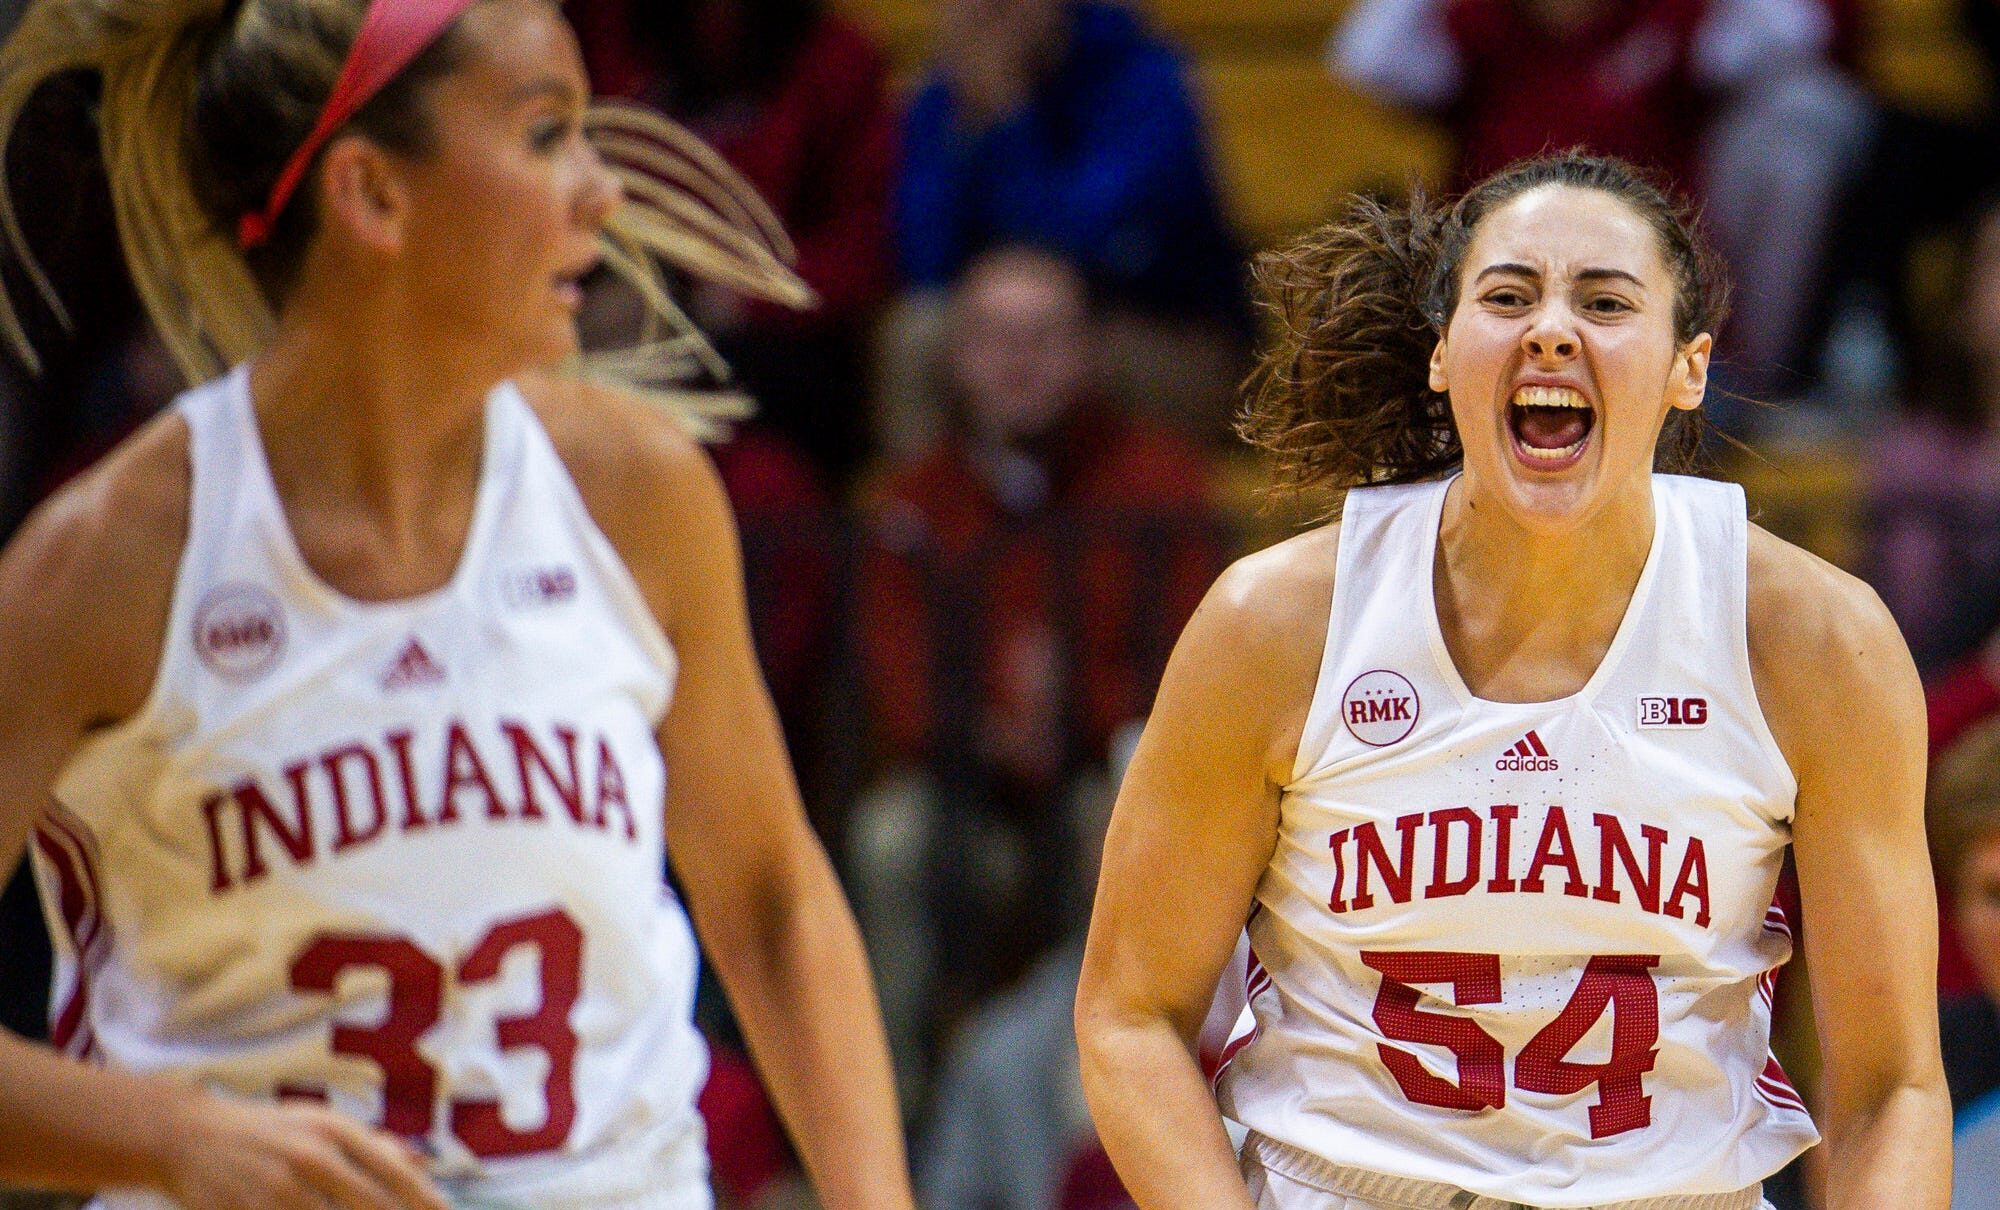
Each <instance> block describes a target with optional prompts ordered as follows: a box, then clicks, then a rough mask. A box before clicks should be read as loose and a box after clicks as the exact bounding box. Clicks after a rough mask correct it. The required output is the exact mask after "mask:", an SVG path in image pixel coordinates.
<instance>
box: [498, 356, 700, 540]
mask: <svg viewBox="0 0 2000 1210" xmlns="http://www.w3.org/2000/svg"><path fill="white" fill-rule="evenodd" d="M520 385H521V391H522V394H523V395H524V396H525V397H526V398H527V400H528V404H529V406H530V407H532V408H533V409H534V411H535V414H536V416H537V417H538V418H539V419H540V420H541V422H542V427H543V429H544V430H546V431H547V432H548V435H549V440H550V442H551V443H553V444H554V446H555V447H556V453H557V454H558V455H560V456H561V458H562V460H563V464H564V465H565V466H567V467H568V468H569V472H570V476H571V478H573V479H575V480H576V484H577V487H578V489H579V490H581V491H582V492H583V494H584V500H585V503H587V504H589V505H590V506H591V510H592V512H593V513H596V512H597V511H598V506H599V505H600V504H602V505H604V506H606V508H607V509H610V508H613V507H616V506H620V505H626V504H632V505H641V504H645V503H647V502H648V501H649V500H657V499H658V496H657V493H660V492H663V491H666V492H671V491H673V490H675V489H676V488H680V489H685V488H687V487H688V486H689V483H690V481H699V480H706V479H708V478H710V477H711V474H710V471H709V461H708V457H707V455H706V454H704V453H703V452H702V449H701V444H700V443H699V442H698V441H696V440H695V439H694V438H693V437H692V436H690V435H689V434H688V432H687V430H686V429H685V428H683V427H682V426H681V424H680V422H679V421H678V420H677V419H675V418H674V417H673V416H672V415H670V414H669V413H668V412H666V411H665V410H663V409H661V408H659V407H657V406H655V405H654V404H651V403H648V402H647V401H646V400H644V399H641V398H639V397H638V396H636V395H631V394H628V393H626V392H624V391H620V390H617V389H616V388H613V387H609V386H605V385H603V384H600V383H595V382H590V381H587V380H583V379H575V378H567V377H558V376H555V375H531V376H529V377H526V378H523V379H522V380H521V384H520ZM601 523H602V519H601V518H600V524H601Z"/></svg>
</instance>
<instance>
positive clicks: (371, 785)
mask: <svg viewBox="0 0 2000 1210" xmlns="http://www.w3.org/2000/svg"><path fill="white" fill-rule="evenodd" d="M350 761H358V762H360V766H361V768H362V769H363V770H364V771H365V772H366V773H367V774H368V803H369V806H370V807H372V808H373V814H372V815H371V816H370V817H369V819H368V822H367V823H366V824H364V825H363V826H362V827H360V828H356V827H355V826H354V819H353V817H352V816H351V815H350V814H349V813H348V808H347V781H346V779H345V778H344V777H343V776H342V774H341V767H342V766H343V765H344V764H346V763H348V762H350ZM319 762H320V766H321V767H322V768H324V769H325V770H326V779H327V781H328V782H330V783H331V784H332V786H333V824H334V834H333V851H334V852H336V853H338V852H341V851H342V850H344V849H351V848H353V847H354V846H355V845H358V844H361V843H362V842H364V841H369V840H373V839H375V838H376V837H377V836H380V835H381V834H382V829H383V828H385V827H387V826H388V823H389V807H388V804H387V803H386V802H385V801H383V797H382V766H381V765H380V764H378V763H377V762H376V760H375V754H374V753H373V752H370V751H369V750H368V749H366V748H364V747H362V746H361V745H360V744H348V745H346V746H345V747H341V748H335V749H334V750H333V751H331V752H328V753H327V754H326V755H324V756H322V757H320V758H319Z"/></svg>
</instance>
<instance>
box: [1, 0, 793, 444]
mask: <svg viewBox="0 0 2000 1210" xmlns="http://www.w3.org/2000/svg"><path fill="white" fill-rule="evenodd" d="M364 7H365V6H364V4H363V3H362V2H361V0H34V2H33V3H30V4H29V5H28V7H27V11H26V13H25V14H24V16H23V17H22V19H21V22H20V23H19V25H17V26H16V28H15V30H14V32H13V34H12V35H11V36H9V37H8V39H7V41H6V43H5V44H4V45H0V160H3V159H4V156H5V153H6V146H7V142H8V140H9V138H10V137H11V136H12V133H13V131H14V128H15V125H16V123H17V122H18V121H19V120H20V117H21V114H22V112H23V111H24V109H25V108H26V106H27V104H28V100H29V98H30V97H31V96H32V95H33V93H34V91H35V89H36V88H37V87H39V86H40V85H41V83H42V82H43V81H45V80H47V79H48V78H50V77H51V76H54V75H57V74H59V73H62V72H66V71H72V70H79V69H82V70H89V71H94V72H95V73H97V74H98V75H99V76H100V77H101V78H102V81H103V88H102V100H101V103H100V106H99V112H98V125H99V133H100V140H101V150H102V155H103V160H104V168H105V174H106V176H107V178H108V179H109V181H110V188H111V200H112V205H113V210H114V212H115V214H116V216H117V222H118V234H119V239H120V242H121V243H122V245H123V248H124V252H125V260H126V265H127V267H128V269H129V270H130V272H131V276H132V281H133V284H134V287H135V288H136V290H137V292H138V295H139V298H140V300H141V302H142V303H143V304H144V305H145V308H146V313H147V315H148V316H149V317H150V318H151V320H152V322H153V324H154V326H155V328H156V329H157V330H158V332H159V334H160V338H161V340H162V341H163V343H164V344H165V345H166V348H167V350H168V351H169V352H170V353H171V354H172V356H173V359H174V361H175V363H176V364H177V365H178V366H179V367H180V369H181V372H182V373H183V374H184V375H185V376H186V378H187V380H188V381H189V382H190V383H195V382H202V381H206V380H207V379H209V378H213V377H215V376H216V375H217V374H220V373H222V372H223V371H224V370H225V369H227V368H228V367H229V366H231V365H234V364H236V363H238V362H240V361H244V360H247V359H248V358H250V357H252V356H254V355H255V354H256V353H257V352H258V351H259V350H260V349H262V348H263V347H264V345H265V343H266V342H267V341H268V340H269V339H270V336H271V332H272V329H273V327H274V325H275V318H274V312H273V302H272V295H271V292H270V291H271V286H272V274H271V273H270V272H269V271H268V265H267V266H257V265H253V263H252V261H251V260H247V259H246V258H245V255H244V253H242V252H241V251H239V250H238V248H237V246H236V243H235V238H234V236H235V225H236V219H237V217H238V215H239V214H240V213H241V211H242V209H243V206H242V202H241V198H242V196H243V195H244V194H245V193H246V191H247V193H248V195H249V196H261V195H262V192H263V190H264V189H266V188H268V182H257V181H248V182H228V183H227V184H229V185H230V186H232V187H231V188H223V187H219V184H218V182H217V181H216V180H215V179H213V178H215V177H216V176H217V175H219V174H218V172H217V171H216V165H213V164H209V163H207V162H206V158H205V156H204V154H203V153H204V150H205V149H204V148H202V147H200V146H197V145H196V144H197V142H198V141H199V136H198V134H197V131H198V129H199V128H201V127H203V126H209V125H212V122H213V118H212V116H211V122H210V123H198V122H197V121H196V118H197V114H196V112H195V109H196V105H197V97H198V95H199V94H200V91H201V88H202V84H203V73H204V71H205V70H208V69H209V68H210V67H211V66H213V62H212V61H213V59H214V56H215V55H216V54H218V53H222V52H224V51H227V52H228V53H230V54H231V55H233V56H234V57H235V59H236V60H237V61H239V62H250V63H254V64H256V65H258V66H259V67H263V68H264V69H265V70H271V69H272V67H278V68H282V73H283V78H284V80H285V81H286V82H287V83H290V84H292V85H293V86H294V87H295V88H297V89H298V90H299V91H300V93H301V94H302V95H297V96H292V97H288V98H279V97H272V96H270V95H269V94H270V93H271V91H272V90H271V89H269V88H267V87H264V86H263V85H264V82H263V81H261V80H259V81H250V82H249V84H250V88H249V90H248V91H250V92H252V93H256V94H257V95H258V99H259V101H260V102H261V103H263V104H264V105H265V106H266V108H267V109H269V110H270V111H271V112H269V113H267V114H263V115H258V118H259V120H261V121H263V122H264V123H265V124H267V125H273V126H296V127H297V131H296V134H295V135H293V134H292V133H291V132H289V131H282V132H279V135H280V137H278V138H277V140H276V141H277V142H278V143H279V144H280V145H283V146H296V144H297V142H298V141H300V140H302V139H303V138H304V135H305V132H306V130H307V129H309V128H310V126H311V124H312V121H313V119H314V117H315V115H316V114H317V111H318V106H319V105H320V104H321V103H323V102H324V99H325V97H326V95H327V94H328V93H329V92H331V90H332V87H333V81H334V78H335V76H336V75H337V74H338V73H339V69H340V63H341V60H342V58H343V57H344V56H345V54H346V49H347V46H348V44H349V43H350V42H351V41H352V40H353V37H354V34H355V31H356V29H358V27H359V24H360V20H361V16H362V13H363V11H364ZM235 93H236V95H238V96H240V95H243V94H244V88H243V87H242V85H241V84H240V83H239V84H238V85H237V86H236V87H235ZM365 112H366V111H365V110H364V113H365ZM230 120H231V121H236V122H241V121H243V120H244V115H230ZM361 121H362V119H361V117H360V116H357V119H356V124H357V125H359V124H361ZM406 124H407V123H406ZM586 129H587V131H588V133H589V136H590V137H591V139H592V140H593V142H594V143H595V144H596V145H597V146H598V147H599V149H600V151H601V152H602V153H603V154H604V155H605V157H606V159H607V160H608V161H609V162H610V163H611V164H612V166H613V169H614V170H615V171H616V172H617V174H618V176H619V177H620V179H621V181H622V183H623V184H624V185H625V188H626V194H627V199H628V200H627V202H626V204H625V205H624V206H622V207H621V208H620V209H619V211H618V212H617V213H616V214H615V215H614V216H613V218H612V220H611V221H610V223H609V224H608V225H607V230H606V232H605V235H604V241H605V248H606V261H607V264H608V265H609V266H610V267H611V268H612V269H613V270H614V271H615V272H617V273H618V274H619V275H620V276H621V277H623V278H625V279H626V280H627V281H629V282H630V283H631V285H632V286H633V287H634V288H635V289H636V290H637V291H638V294H639V296H640V298H641V299H642V300H643V302H644V304H645V308H646V312H647V315H648V322H647V325H646V330H645V332H644V333H643V335H642V339H641V340H640V342H639V343H638V344H636V345H634V346H632V347H630V348H625V349H618V350H612V351H608V352H602V353H597V354H593V355H591V356H589V357H587V358H585V359H583V361H582V362H581V364H580V365H579V366H578V367H576V368H577V369H578V370H579V371H580V372H583V373H586V374H589V375H590V376H592V377H595V378H600V379H605V380H608V381H611V382H613V383H614V384H616V385H619V386H622V387H625V388H626V389H630V390H635V391H637V392H639V393H641V394H643V395H645V396H647V397H649V398H651V399H653V400H655V401H656V402H659V403H660V404H662V405H663V406H666V407H669V408H671V409H672V410H674V411H675V412H676V414H678V415H679V416H680V417H681V418H682V419H683V421H684V422H685V423H686V424H688V426H689V427H690V428H691V429H694V430H695V431H697V432H703V433H709V432H712V431H713V429H714V419H715V418H717V417H720V416H727V415H734V414H741V413H742V412H744V411H746V410H747V403H746V401H744V400H743V399H741V398H740V397H738V396H735V395H732V394H729V393H727V392H722V391H703V390H695V389H693V388H690V387H689V386H687V385H686V384H687V383H689V382H690V381H691V380H694V379H698V378H704V377H705V378H709V379H715V380H722V379H726V377H727V375H726V371H725V370H724V368H723V366H722V364H721V361H720V359H719V358H718V357H717V355H716V354H715V352H714V350H713V349H712V348H711V347H710V345H709V343H708V341H707V339H706V338H705V337H704V336H703V335H702V334H701V332H700V331H699V330H698V329H697V328H696V327H695V325H694V324H693V323H692V322H691V321H690V320H689V319H688V317H687V315H686V314H685V313H684V312H683V311H682V310H681V309H680V308H679V307H678V306H677V305H676V304H675V303H674V301H673V298H672V294H671V291H670V287H669V282H668V278H667V275H666V270H667V269H668V268H669V267H671V268H673V269H678V270H681V271H684V272H687V273H690V274H693V275H695V276H698V277H702V278H706V279H709V280H711V281H715V282H717V283H719V284H721V285H725V286H728V287H730V288H732V289H735V290H739V291H741V292H743V293H746V294H749V295H752V296H755V297H758V298H763V299H770V300H773V301H776V302H780V303H785V304H788V305H792V306H802V305H806V304H808V303H809V302H810V301H811V299H812V294H811V291H810V290H808V289H807V288H806V286H805V285H804V283H803V282H801V281H800V280H799V279H798V277H797V276H796V275H794V274H793V273H792V272H791V270H790V269H789V268H788V265H789V263H790V262H791V260H792V249H791V245H790V243H789V242H788V241H787V240H786V239H785V236H784V233H783V231H782V230H780V229H779V226H778V223H777V221H776V219H775V218H774V217H773V216H772V214H771V212H770V210H769V208H768V207H766V206H765V205H764V204H763V202H762V201H761V200H759V199H758V198H757V196H756V195H755V193H754V192H753V191H752V190H751V189H750V187H749V186H748V185H747V184H746V183H745V182H744V181H743V179H742V178H741V177H740V176H738V175H737V174H736V173H735V172H734V171H732V170H731V169H730V168H729V167H728V166H727V165H726V164H725V163H724V162H723V161H722V160H721V158H720V157H719V156H717V155H716V154H715V153H714V152H713V151H712V150H710V149H709V148H708V147H706V146H705V145H703V144H702V143H701V142H700V141H699V140H697V139H695V138H694V136H692V135H690V134H688V133H687V132H686V131H684V130H682V129H681V128H680V127H678V126H676V125H674V124H673V123H672V122H669V121H667V120H666V119H665V118H662V117H660V116H659V115H657V114H655V113H652V112H650V111H648V110H644V109H640V108H638V107H636V106H631V105H623V104H607V105H598V106H593V107H592V109H591V111H590V113H589V115H588V117H587V119H586ZM267 137H268V136H267ZM276 168H277V163H276V162H274V163H273V164H272V165H270V171H271V173H273V174H275V171H276ZM204 175H205V177H206V178H208V179H198V178H200V177H202V176H204ZM297 209H305V208H303V207H300V208H297ZM286 221H287V222H290V223H293V224H297V223H301V222H304V221H305V220H304V219H302V218H300V217H298V216H297V215H293V216H291V217H289V218H288V219H287V220H286ZM0 232H4V235H5V237H6V239H7V241H8V243H9V244H10V245H11V246H12V248H13V250H14V251H15V253H17V254H18V256H19V257H20V260H21V263H22V265H23V266H24V268H25V269H26V272H27V275H28V277H29V280H30V281H31V282H32V283H33V286H34V288H35V290H36V292H37V293H38V294H39V295H40V296H41V298H42V300H43V301H44V302H45V303H46V304H47V305H48V306H50V307H51V308H52V309H53V310H54V311H55V313H56V314H57V316H58V318H60V319H62V320H63V322H64V323H65V324H67V323H68V322H69V319H68V316H67V315H66V314H65V312H64V310H63V307H62V303H61V300H60V299H58V298H57V297H56V293H55V290H54V288H53V287H52V285H51V283H50V282H49V280H48V277H47V275H46V274H45V273H44V272H43V271H42V269H41V268H40V265H39V264H38V262H37V261H36V259H35V257H34V253H33V251H32V249H30V248H29V247H28V245H27V241H26V240H25V238H24V237H23V234H22V230H21V227H20V223H19V221H18V218H17V215H16V213H15V210H14V205H13V199H12V197H11V196H9V195H8V194H7V192H6V191H5V190H0ZM281 234H282V228H281ZM260 268H264V269H266V271H265V272H262V273H261V274H260V271H259V270H260ZM0 337H4V339H5V340H6V341H7V343H8V344H9V345H10V346H11V347H12V349H13V350H14V352H15V353H16V354H17V355H18V356H20V357H21V358H22V360H23V361H25V362H26V363H27V365H28V366H29V367H31V368H39V359H38V358H37V357H36V355H35V352H34V350H33V349H32V348H31V347H29V345H28V342H27V338H26V335H25V332H24V329H23V326H22V323H21V320H20V316H19V314H18V312H17V311H16V309H15V304H14V301H13V300H12V299H11V298H7V297H5V296H4V294H0Z"/></svg>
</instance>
